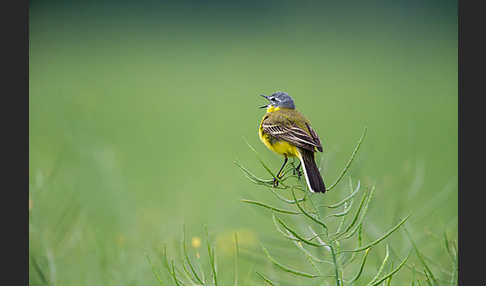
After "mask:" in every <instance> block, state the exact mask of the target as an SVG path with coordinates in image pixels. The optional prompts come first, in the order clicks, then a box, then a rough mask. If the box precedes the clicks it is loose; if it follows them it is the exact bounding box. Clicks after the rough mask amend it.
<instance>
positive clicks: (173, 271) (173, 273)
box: [170, 260, 184, 286]
mask: <svg viewBox="0 0 486 286" xmlns="http://www.w3.org/2000/svg"><path fill="white" fill-rule="evenodd" d="M170 274H171V275H172V278H173V279H174V283H175V284H176V285H177V286H181V285H184V283H182V282H181V281H179V279H178V278H177V275H176V272H175V266H174V260H172V261H171V271H170Z"/></svg>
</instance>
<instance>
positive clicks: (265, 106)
mask: <svg viewBox="0 0 486 286" xmlns="http://www.w3.org/2000/svg"><path fill="white" fill-rule="evenodd" d="M260 96H262V97H265V99H267V100H268V101H270V100H269V99H268V96H266V95H264V94H260ZM267 107H268V104H266V105H264V106H260V107H259V108H267Z"/></svg>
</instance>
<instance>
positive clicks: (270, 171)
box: [245, 139, 285, 187]
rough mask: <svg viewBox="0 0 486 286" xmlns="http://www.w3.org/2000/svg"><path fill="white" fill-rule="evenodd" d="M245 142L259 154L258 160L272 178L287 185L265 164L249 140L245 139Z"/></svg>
mask: <svg viewBox="0 0 486 286" xmlns="http://www.w3.org/2000/svg"><path fill="white" fill-rule="evenodd" d="M245 142H246V144H247V145H248V147H250V149H251V150H252V151H253V152H254V153H255V154H256V156H257V159H258V161H259V162H260V164H261V165H262V166H263V168H264V169H265V170H266V171H267V172H268V173H269V174H270V175H271V176H272V178H274V179H275V180H277V182H279V183H280V184H281V185H282V186H284V187H285V185H284V184H283V182H282V181H281V180H280V178H277V176H275V175H274V174H273V172H272V170H270V168H269V167H268V166H267V165H266V164H265V162H264V161H263V160H262V158H261V157H260V154H258V152H257V151H256V149H255V148H253V146H251V144H250V143H248V141H246V139H245Z"/></svg>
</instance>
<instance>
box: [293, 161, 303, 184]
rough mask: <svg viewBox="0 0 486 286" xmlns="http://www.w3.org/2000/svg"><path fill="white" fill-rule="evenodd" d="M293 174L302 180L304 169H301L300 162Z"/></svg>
mask: <svg viewBox="0 0 486 286" xmlns="http://www.w3.org/2000/svg"><path fill="white" fill-rule="evenodd" d="M292 174H293V175H294V176H295V175H297V177H298V178H299V180H300V177H302V171H301V170H300V164H299V166H297V168H294V170H293V171H292Z"/></svg>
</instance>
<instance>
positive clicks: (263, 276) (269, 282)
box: [255, 271, 277, 286]
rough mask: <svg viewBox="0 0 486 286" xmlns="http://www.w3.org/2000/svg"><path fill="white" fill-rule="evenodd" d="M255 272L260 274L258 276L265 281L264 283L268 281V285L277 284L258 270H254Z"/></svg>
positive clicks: (274, 285)
mask: <svg viewBox="0 0 486 286" xmlns="http://www.w3.org/2000/svg"><path fill="white" fill-rule="evenodd" d="M255 273H256V274H257V275H258V276H260V278H262V280H263V281H265V282H266V283H268V284H269V285H271V286H276V285H277V284H276V283H275V282H273V281H272V280H270V279H269V278H267V277H265V275H263V274H261V273H260V272H258V271H255Z"/></svg>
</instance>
